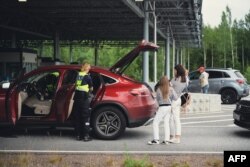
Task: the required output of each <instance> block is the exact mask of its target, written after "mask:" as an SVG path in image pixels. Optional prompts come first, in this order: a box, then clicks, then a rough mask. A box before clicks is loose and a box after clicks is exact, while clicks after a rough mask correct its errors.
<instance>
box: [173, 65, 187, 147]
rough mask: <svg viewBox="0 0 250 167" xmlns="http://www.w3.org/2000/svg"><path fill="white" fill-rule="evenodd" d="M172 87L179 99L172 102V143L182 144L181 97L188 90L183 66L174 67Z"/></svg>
mask: <svg viewBox="0 0 250 167" xmlns="http://www.w3.org/2000/svg"><path fill="white" fill-rule="evenodd" d="M171 85H172V87H173V89H174V90H175V92H176V94H177V96H178V97H179V98H178V99H177V100H176V101H173V102H172V118H171V121H170V123H171V130H170V142H171V143H180V137H181V121H180V111H181V98H180V96H181V94H182V92H183V90H184V89H185V88H187V83H186V70H185V68H184V67H183V66H182V65H181V64H178V65H176V66H175V67H174V78H173V79H172V80H171Z"/></svg>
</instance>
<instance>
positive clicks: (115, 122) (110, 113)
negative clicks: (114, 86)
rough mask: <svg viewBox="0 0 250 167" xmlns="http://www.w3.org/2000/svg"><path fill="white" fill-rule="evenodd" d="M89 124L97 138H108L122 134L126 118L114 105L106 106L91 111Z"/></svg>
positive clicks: (114, 137)
mask: <svg viewBox="0 0 250 167" xmlns="http://www.w3.org/2000/svg"><path fill="white" fill-rule="evenodd" d="M91 124H92V127H93V130H94V133H95V135H96V137H97V138H100V139H109V140H110V139H116V138H118V137H119V136H120V135H121V134H123V132H124V131H125V128H126V119H125V117H124V115H123V113H122V112H121V111H120V110H119V109H117V108H116V107H112V106H106V107H101V108H99V109H98V110H97V111H96V112H94V113H93V115H92V120H91Z"/></svg>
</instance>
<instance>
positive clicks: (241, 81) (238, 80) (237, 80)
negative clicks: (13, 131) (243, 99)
mask: <svg viewBox="0 0 250 167" xmlns="http://www.w3.org/2000/svg"><path fill="white" fill-rule="evenodd" d="M236 82H237V83H238V84H240V85H241V84H244V80H243V79H236Z"/></svg>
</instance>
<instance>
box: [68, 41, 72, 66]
mask: <svg viewBox="0 0 250 167" xmlns="http://www.w3.org/2000/svg"><path fill="white" fill-rule="evenodd" d="M72 52H73V48H72V42H71V41H70V43H69V57H70V63H72V62H73V54H72Z"/></svg>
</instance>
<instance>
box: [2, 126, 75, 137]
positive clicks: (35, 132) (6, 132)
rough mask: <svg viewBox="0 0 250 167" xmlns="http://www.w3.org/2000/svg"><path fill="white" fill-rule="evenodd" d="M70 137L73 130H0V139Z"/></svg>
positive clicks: (72, 134)
mask: <svg viewBox="0 0 250 167" xmlns="http://www.w3.org/2000/svg"><path fill="white" fill-rule="evenodd" d="M25 135H27V136H67V137H69V136H72V137H74V130H73V129H56V128H15V129H12V128H5V129H0V137H5V138H17V137H18V136H25Z"/></svg>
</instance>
